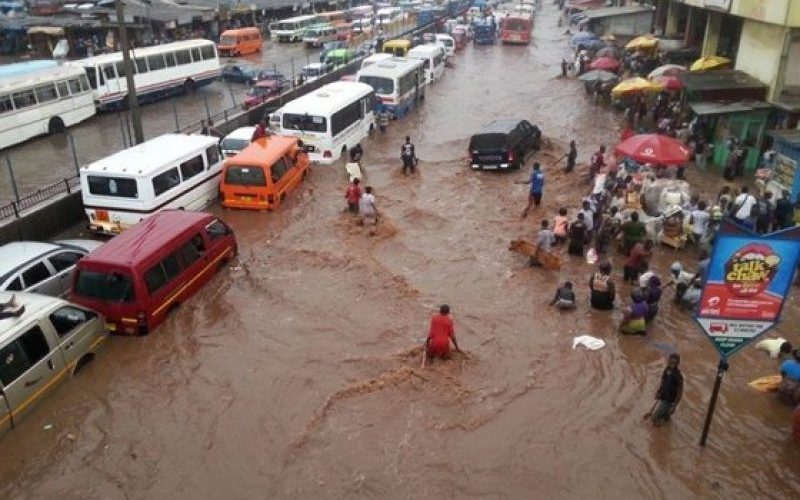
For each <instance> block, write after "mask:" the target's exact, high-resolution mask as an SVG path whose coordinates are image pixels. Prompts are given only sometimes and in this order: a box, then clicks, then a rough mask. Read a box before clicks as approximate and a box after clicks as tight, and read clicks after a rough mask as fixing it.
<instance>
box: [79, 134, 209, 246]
mask: <svg viewBox="0 0 800 500" xmlns="http://www.w3.org/2000/svg"><path fill="white" fill-rule="evenodd" d="M218 142H219V139H218V138H216V137H210V136H207V135H183V134H164V135H161V136H158V137H156V138H154V139H150V140H149V141H145V142H143V143H141V144H138V145H136V146H133V147H131V148H128V149H124V150H122V151H119V152H117V153H114V154H113V155H111V156H108V157H106V158H103V159H102V160H98V161H96V162H94V163H92V164H90V165H88V166H85V167H83V168H81V195H82V197H83V205H84V209H85V211H86V215H87V217H88V218H89V229H90V230H92V231H95V232H98V233H103V234H111V235H113V234H118V233H120V232H122V231H123V230H125V229H127V228H128V227H130V226H133V225H134V224H136V223H137V222H139V221H141V220H142V219H144V218H145V217H148V216H150V215H153V214H154V213H156V212H158V211H159V210H163V209H166V208H177V209H186V210H200V209H202V208H204V207H206V206H207V205H209V204H210V203H211V202H212V201H214V200H215V199H216V198H217V196H218V194H219V176H220V172H221V170H222V161H221V160H220V154H219V144H218Z"/></svg>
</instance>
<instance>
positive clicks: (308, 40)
mask: <svg viewBox="0 0 800 500" xmlns="http://www.w3.org/2000/svg"><path fill="white" fill-rule="evenodd" d="M334 41H336V28H334V27H333V26H331V25H330V24H315V25H313V26H311V27H309V28H308V29H307V30H306V31H305V33H303V43H304V44H305V45H306V47H322V45H323V44H326V43H328V42H334Z"/></svg>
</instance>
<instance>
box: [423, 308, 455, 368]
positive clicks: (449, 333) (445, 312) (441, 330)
mask: <svg viewBox="0 0 800 500" xmlns="http://www.w3.org/2000/svg"><path fill="white" fill-rule="evenodd" d="M451 340H452V341H453V346H454V347H455V349H456V351H460V350H461V349H459V348H458V342H456V332H455V329H454V328H453V320H452V319H451V318H450V306H448V305H443V306H442V307H440V308H439V314H437V315H436V316H434V317H433V318H432V319H431V330H430V333H429V334H428V340H426V341H425V348H426V349H427V350H428V357H430V358H435V357H440V358H442V359H447V358H448V357H449V356H450V341H451Z"/></svg>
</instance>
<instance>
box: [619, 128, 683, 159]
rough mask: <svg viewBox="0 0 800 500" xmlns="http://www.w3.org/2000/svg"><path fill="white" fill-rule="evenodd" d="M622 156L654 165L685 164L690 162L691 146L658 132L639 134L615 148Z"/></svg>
mask: <svg viewBox="0 0 800 500" xmlns="http://www.w3.org/2000/svg"><path fill="white" fill-rule="evenodd" d="M614 152H616V153H617V154H618V155H620V156H625V157H628V158H630V159H632V160H634V161H637V162H639V163H650V164H653V165H684V164H686V163H688V162H689V156H690V152H689V148H687V147H686V146H685V145H684V144H683V143H682V142H681V141H679V140H677V139H673V138H672V137H667V136H666V135H658V134H639V135H634V136H633V137H631V138H629V139H626V140H624V141H622V142H620V143H619V144H617V147H616V148H614Z"/></svg>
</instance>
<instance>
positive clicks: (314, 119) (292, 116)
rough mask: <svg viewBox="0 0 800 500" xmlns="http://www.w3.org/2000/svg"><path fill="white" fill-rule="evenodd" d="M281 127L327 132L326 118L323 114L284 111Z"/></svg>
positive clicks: (302, 130)
mask: <svg viewBox="0 0 800 500" xmlns="http://www.w3.org/2000/svg"><path fill="white" fill-rule="evenodd" d="M283 128H285V129H287V130H299V131H301V132H327V131H328V120H327V119H326V118H325V117H324V116H314V115H309V114H304V115H300V114H296V113H284V114H283Z"/></svg>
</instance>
